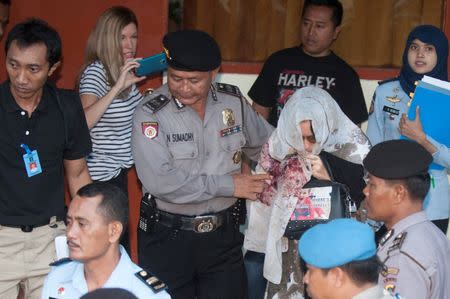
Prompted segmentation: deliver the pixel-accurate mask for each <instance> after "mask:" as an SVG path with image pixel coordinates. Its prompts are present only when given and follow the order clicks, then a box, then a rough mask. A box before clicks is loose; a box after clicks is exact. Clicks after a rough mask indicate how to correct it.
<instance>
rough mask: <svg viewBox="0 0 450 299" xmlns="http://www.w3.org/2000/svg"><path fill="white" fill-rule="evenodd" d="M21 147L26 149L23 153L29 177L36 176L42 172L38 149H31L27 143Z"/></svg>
mask: <svg viewBox="0 0 450 299" xmlns="http://www.w3.org/2000/svg"><path fill="white" fill-rule="evenodd" d="M20 147H21V148H23V149H24V150H25V154H24V155H23V162H24V164H25V170H26V171H27V175H28V177H29V178H30V177H32V176H35V175H37V174H40V173H42V167H41V162H40V161H39V155H38V152H37V150H33V151H31V150H30V148H29V147H28V146H27V145H26V144H23V143H22V144H21V145H20Z"/></svg>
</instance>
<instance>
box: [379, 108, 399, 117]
mask: <svg viewBox="0 0 450 299" xmlns="http://www.w3.org/2000/svg"><path fill="white" fill-rule="evenodd" d="M383 111H384V112H387V113H390V114H395V115H399V114H400V110H398V109H395V108H392V107H389V106H384V107H383Z"/></svg>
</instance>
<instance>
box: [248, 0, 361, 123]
mask: <svg viewBox="0 0 450 299" xmlns="http://www.w3.org/2000/svg"><path fill="white" fill-rule="evenodd" d="M341 21H342V4H341V3H339V1H337V0H306V1H305V5H304V7H303V15H302V27H301V41H302V44H301V45H300V46H299V47H293V48H288V49H283V50H280V51H278V52H275V53H274V54H272V55H271V56H270V57H269V58H268V59H267V61H266V62H265V64H264V66H263V69H262V71H261V73H260V74H259V76H258V78H257V79H256V81H255V83H254V84H253V86H252V87H251V89H250V91H249V92H248V95H249V96H250V98H251V99H252V100H253V108H254V109H255V110H256V111H257V112H259V113H260V114H261V115H263V116H264V117H265V118H266V119H268V120H269V122H270V123H271V124H272V125H274V126H276V125H277V122H278V116H279V114H280V112H281V110H282V109H283V107H284V104H285V103H286V101H287V100H288V99H289V97H290V96H291V95H292V94H293V93H294V92H295V90H296V89H298V88H302V87H304V86H311V85H312V86H317V87H321V88H323V89H325V90H326V91H327V92H329V93H330V94H331V96H332V97H333V98H334V99H335V100H336V102H337V103H338V104H339V106H340V107H341V109H342V111H343V112H344V113H345V114H346V115H347V116H348V117H349V118H350V119H351V120H352V121H353V122H354V123H356V124H358V125H359V124H361V123H362V122H364V121H366V120H367V117H368V114H367V107H366V104H365V100H364V95H363V92H362V88H361V83H360V81H359V77H358V74H357V73H356V72H355V70H354V69H352V67H351V66H349V65H348V64H347V63H346V62H345V61H344V60H342V59H341V58H339V57H338V56H337V55H336V54H334V53H333V52H332V51H331V50H330V47H331V44H332V43H333V41H334V40H336V38H337V37H338V34H339V32H340V30H341Z"/></svg>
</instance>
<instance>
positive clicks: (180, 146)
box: [169, 141, 198, 160]
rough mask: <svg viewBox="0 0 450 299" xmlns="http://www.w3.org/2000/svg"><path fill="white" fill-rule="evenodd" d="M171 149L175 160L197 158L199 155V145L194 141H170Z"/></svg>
mask: <svg viewBox="0 0 450 299" xmlns="http://www.w3.org/2000/svg"><path fill="white" fill-rule="evenodd" d="M169 151H170V154H171V155H172V157H173V159H175V160H184V159H196V158H197V157H198V146H197V143H196V142H193V141H191V142H172V143H169Z"/></svg>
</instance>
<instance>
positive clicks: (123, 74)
mask: <svg viewBox="0 0 450 299" xmlns="http://www.w3.org/2000/svg"><path fill="white" fill-rule="evenodd" d="M137 67H139V61H138V60H136V59H129V60H128V61H127V62H125V64H124V65H123V66H122V67H121V68H120V75H119V78H117V82H116V84H115V87H116V88H117V89H118V90H119V93H121V92H122V91H124V90H125V89H127V88H128V87H130V86H131V85H132V84H136V83H138V82H140V81H142V80H144V79H145V76H142V77H136V75H135V74H134V71H133V70H134V69H136V68H137Z"/></svg>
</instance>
